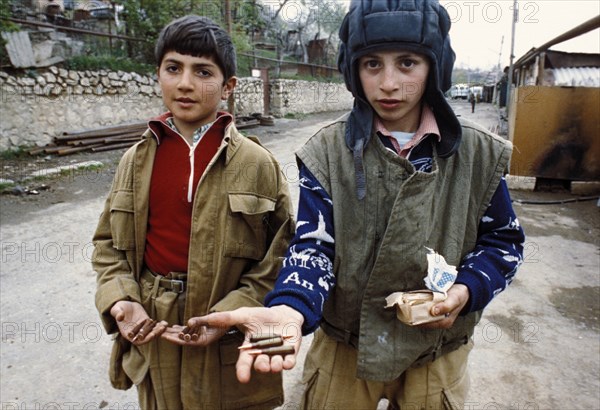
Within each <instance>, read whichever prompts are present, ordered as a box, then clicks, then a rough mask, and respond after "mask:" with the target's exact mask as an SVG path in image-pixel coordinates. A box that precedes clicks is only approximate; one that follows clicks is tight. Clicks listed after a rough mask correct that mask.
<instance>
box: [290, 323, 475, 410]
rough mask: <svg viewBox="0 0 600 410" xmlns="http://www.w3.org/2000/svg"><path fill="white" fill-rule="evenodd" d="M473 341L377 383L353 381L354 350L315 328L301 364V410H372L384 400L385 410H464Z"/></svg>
mask: <svg viewBox="0 0 600 410" xmlns="http://www.w3.org/2000/svg"><path fill="white" fill-rule="evenodd" d="M472 348H473V342H472V341H470V342H469V343H468V344H466V345H464V346H461V347H460V348H459V349H457V350H455V351H453V352H450V353H448V354H446V355H444V356H442V357H440V358H438V359H437V360H435V361H433V362H431V363H428V364H426V365H424V366H422V367H418V368H409V369H407V370H406V371H405V372H404V373H403V374H402V375H401V376H400V377H399V378H398V379H396V380H392V381H390V382H376V381H368V380H361V379H357V378H356V358H357V350H356V349H355V348H353V347H352V346H349V345H347V344H344V343H340V342H336V341H335V340H333V339H332V338H330V337H329V336H327V335H326V334H325V333H324V332H323V331H322V330H320V329H319V330H317V332H316V333H315V336H314V340H313V344H312V346H311V348H310V351H309V352H308V355H307V358H306V362H305V365H304V376H303V382H304V383H305V384H306V390H305V392H304V396H303V398H302V404H301V408H302V409H310V410H313V409H327V410H338V409H339V410H348V409H352V410H359V409H360V410H362V409H365V410H367V409H368V410H373V409H376V408H377V405H378V403H379V401H380V400H381V399H383V398H385V399H387V400H389V407H388V408H389V409H399V410H456V409H462V408H463V406H464V401H465V399H466V395H467V392H468V389H469V377H468V374H467V359H468V355H469V352H470V351H471V349H472Z"/></svg>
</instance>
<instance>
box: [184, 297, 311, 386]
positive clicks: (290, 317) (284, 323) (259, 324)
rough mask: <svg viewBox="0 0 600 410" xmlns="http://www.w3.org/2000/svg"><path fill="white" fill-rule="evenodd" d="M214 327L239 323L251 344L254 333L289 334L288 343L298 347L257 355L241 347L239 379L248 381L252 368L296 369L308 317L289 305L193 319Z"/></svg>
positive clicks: (222, 313) (256, 334)
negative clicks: (290, 350)
mask: <svg viewBox="0 0 600 410" xmlns="http://www.w3.org/2000/svg"><path fill="white" fill-rule="evenodd" d="M191 320H198V321H200V322H202V323H204V324H206V325H207V326H210V327H211V328H213V327H216V328H225V329H228V328H230V327H231V326H237V327H239V328H241V329H242V330H243V331H244V334H245V341H244V344H245V345H247V344H249V343H250V339H251V337H253V336H264V335H279V336H284V337H286V338H285V340H284V342H283V343H284V345H289V346H293V347H294V353H291V354H286V355H285V356H282V355H278V354H276V355H267V354H257V353H256V352H253V351H252V350H250V349H241V350H240V356H239V358H238V361H237V364H236V373H237V378H238V380H239V381H240V382H241V383H248V382H249V381H250V378H251V374H252V368H254V370H256V371H258V372H260V373H279V372H281V371H282V370H289V369H292V368H293V367H294V366H295V365H296V356H297V355H298V351H299V349H300V343H301V341H302V324H303V323H304V317H303V316H302V315H301V314H300V313H299V312H297V311H296V310H294V309H292V308H291V307H288V306H284V305H281V306H273V307H270V308H265V307H243V308H239V309H236V310H233V311H230V312H217V313H211V314H209V315H207V316H203V317H199V318H192V319H190V321H191Z"/></svg>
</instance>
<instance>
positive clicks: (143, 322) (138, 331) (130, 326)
mask: <svg viewBox="0 0 600 410" xmlns="http://www.w3.org/2000/svg"><path fill="white" fill-rule="evenodd" d="M110 314H111V315H112V317H114V318H115V320H116V321H117V326H118V327H119V332H120V333H121V336H123V337H124V338H125V339H127V340H129V341H130V342H131V343H133V344H135V345H143V344H146V343H148V342H150V341H151V340H153V339H155V338H156V337H158V336H160V335H161V334H162V333H163V332H164V331H165V329H166V328H167V326H168V324H167V322H165V321H164V320H163V321H161V322H158V323H156V321H152V320H151V319H150V317H149V316H148V313H146V310H145V309H144V307H143V306H142V305H140V304H139V303H137V302H130V301H126V300H121V301H119V302H117V303H115V304H114V305H113V307H112V308H111V309H110Z"/></svg>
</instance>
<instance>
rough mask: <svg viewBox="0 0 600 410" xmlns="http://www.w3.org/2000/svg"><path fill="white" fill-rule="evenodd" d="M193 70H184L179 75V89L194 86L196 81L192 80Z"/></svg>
mask: <svg viewBox="0 0 600 410" xmlns="http://www.w3.org/2000/svg"><path fill="white" fill-rule="evenodd" d="M192 75H193V73H192V72H189V71H187V70H184V71H183V72H182V73H181V76H180V77H179V83H178V84H177V87H178V88H179V89H191V88H193V86H194V82H193V81H192Z"/></svg>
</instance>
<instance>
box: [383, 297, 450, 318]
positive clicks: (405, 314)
mask: <svg viewBox="0 0 600 410" xmlns="http://www.w3.org/2000/svg"><path fill="white" fill-rule="evenodd" d="M444 300H446V294H445V293H441V292H434V291H432V290H413V291H411V292H395V293H392V294H391V295H389V296H388V297H387V298H385V301H386V302H387V306H386V308H392V307H394V306H396V316H397V317H398V320H400V321H401V322H402V323H406V324H407V325H411V326H414V325H420V324H423V323H429V322H435V321H437V320H441V319H443V318H444V315H440V316H433V315H432V314H431V308H432V307H433V305H435V304H436V303H439V302H443V301H444Z"/></svg>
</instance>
